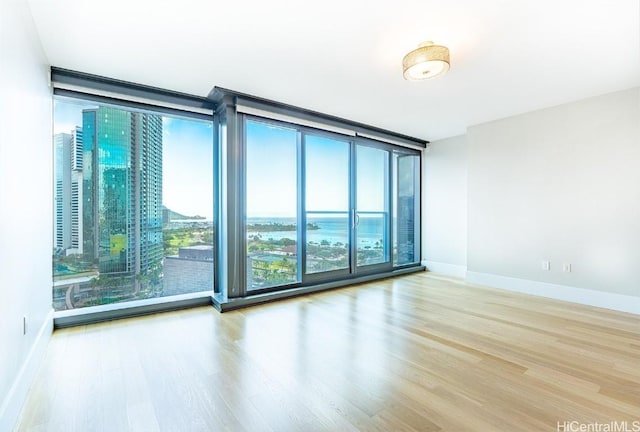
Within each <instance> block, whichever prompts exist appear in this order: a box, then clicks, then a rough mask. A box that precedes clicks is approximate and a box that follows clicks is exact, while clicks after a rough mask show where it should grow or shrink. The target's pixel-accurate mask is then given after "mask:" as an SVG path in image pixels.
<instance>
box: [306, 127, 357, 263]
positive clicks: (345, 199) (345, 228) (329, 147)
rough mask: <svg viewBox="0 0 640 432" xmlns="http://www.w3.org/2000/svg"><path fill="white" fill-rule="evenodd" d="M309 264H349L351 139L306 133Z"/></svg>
mask: <svg viewBox="0 0 640 432" xmlns="http://www.w3.org/2000/svg"><path fill="white" fill-rule="evenodd" d="M305 159H306V161H305V170H306V177H305V181H306V189H305V200H306V207H305V208H306V222H307V225H306V228H305V229H306V239H307V245H306V268H305V272H306V273H307V274H310V273H318V272H326V271H332V270H340V269H348V268H349V143H348V142H344V141H336V140H333V139H329V138H324V137H317V136H311V135H307V136H306V138H305Z"/></svg>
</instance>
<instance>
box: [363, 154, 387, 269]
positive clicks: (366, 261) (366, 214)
mask: <svg viewBox="0 0 640 432" xmlns="http://www.w3.org/2000/svg"><path fill="white" fill-rule="evenodd" d="M356 164H357V166H356V171H357V174H356V175H357V184H356V186H357V193H356V207H357V212H356V241H357V243H356V244H357V264H358V266H363V265H371V264H380V263H384V262H388V261H389V238H388V234H387V233H388V228H387V227H388V224H389V219H388V205H387V202H388V196H389V195H388V187H387V185H388V180H389V153H388V152H387V151H386V150H381V149H377V148H374V147H366V146H360V145H359V146H357V153H356Z"/></svg>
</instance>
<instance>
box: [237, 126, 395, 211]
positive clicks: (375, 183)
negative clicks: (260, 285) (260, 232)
mask: <svg viewBox="0 0 640 432" xmlns="http://www.w3.org/2000/svg"><path fill="white" fill-rule="evenodd" d="M246 136H247V217H295V216H296V205H297V184H296V178H297V173H296V169H297V168H296V165H297V164H296V160H297V131H296V130H295V129H289V128H284V127H277V126H274V125H272V124H267V123H263V122H259V121H248V122H247V129H246ZM305 139H306V143H305V151H306V155H305V156H306V166H305V169H306V182H307V184H306V191H305V195H306V210H307V211H343V212H348V211H349V143H348V142H347V141H338V140H335V139H329V138H326V137H321V136H313V135H306V138H305ZM387 157H388V156H387V153H386V152H385V151H382V150H379V149H376V148H373V147H365V146H358V151H357V158H358V164H357V168H358V169H357V171H358V174H357V182H358V183H357V184H358V190H357V195H356V196H357V207H358V210H359V211H384V210H385V207H384V185H385V181H386V180H385V175H384V172H385V167H386V164H387V163H388V160H387Z"/></svg>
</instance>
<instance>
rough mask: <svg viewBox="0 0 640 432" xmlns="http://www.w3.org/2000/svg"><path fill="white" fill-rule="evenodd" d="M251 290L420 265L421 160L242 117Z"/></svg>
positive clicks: (354, 140)
mask: <svg viewBox="0 0 640 432" xmlns="http://www.w3.org/2000/svg"><path fill="white" fill-rule="evenodd" d="M243 131H244V142H245V146H244V151H245V157H246V165H245V187H244V189H245V214H246V218H245V221H244V227H245V238H246V272H245V274H246V284H247V285H246V286H247V291H252V292H258V291H266V290H273V289H283V288H294V287H298V286H304V285H310V284H314V283H321V282H330V281H335V280H339V279H345V278H352V277H355V276H358V275H365V274H367V275H368V274H374V273H381V272H385V271H391V270H392V269H393V268H394V267H400V266H406V265H411V264H415V263H417V262H419V249H418V247H419V241H418V240H419V209H420V206H419V162H420V155H419V152H417V151H413V150H398V149H396V148H395V147H394V146H392V145H389V144H385V143H380V142H377V141H372V140H365V139H362V138H359V137H350V136H342V135H339V134H334V133H329V132H321V131H317V130H315V129H309V128H305V127H302V126H296V125H290V124H287V123H281V122H276V121H271V120H266V119H261V118H253V117H248V116H247V117H245V120H244V129H243Z"/></svg>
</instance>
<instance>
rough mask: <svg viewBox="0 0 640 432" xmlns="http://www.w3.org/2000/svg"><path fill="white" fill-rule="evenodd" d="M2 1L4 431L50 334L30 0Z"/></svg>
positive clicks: (45, 133)
mask: <svg viewBox="0 0 640 432" xmlns="http://www.w3.org/2000/svg"><path fill="white" fill-rule="evenodd" d="M0 8H1V9H2V10H1V11H0V59H1V63H2V66H1V67H0V206H1V207H0V266H1V268H0V430H2V431H9V430H11V429H12V428H13V426H14V425H15V421H16V419H17V416H18V414H19V412H20V408H21V406H22V403H23V401H24V398H25V396H26V392H27V390H28V387H29V385H30V383H31V381H32V379H33V377H34V375H35V371H36V370H37V366H38V365H39V363H40V360H41V358H42V355H43V353H44V348H45V347H46V344H47V342H48V340H49V337H50V335H51V326H52V309H51V250H52V249H51V248H52V234H51V225H52V190H53V188H52V186H51V184H52V173H51V170H52V145H51V123H52V122H51V95H50V90H49V87H48V64H47V63H48V62H47V59H46V58H45V56H44V54H43V51H42V48H41V46H40V42H39V39H38V35H37V33H36V30H35V28H34V25H33V21H32V18H31V14H30V11H29V8H28V5H27V2H26V1H23V0H8V1H2V3H1V5H0ZM23 316H26V317H27V334H26V335H23V325H22V319H23Z"/></svg>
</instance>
